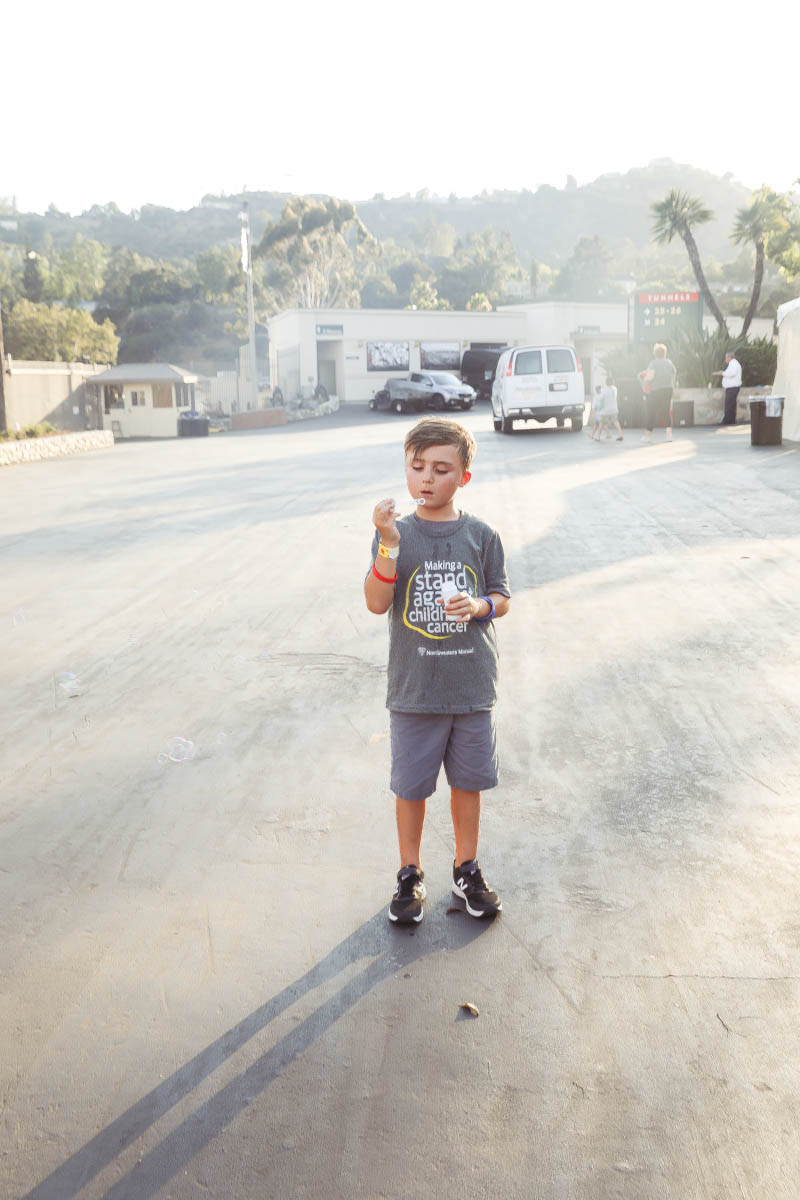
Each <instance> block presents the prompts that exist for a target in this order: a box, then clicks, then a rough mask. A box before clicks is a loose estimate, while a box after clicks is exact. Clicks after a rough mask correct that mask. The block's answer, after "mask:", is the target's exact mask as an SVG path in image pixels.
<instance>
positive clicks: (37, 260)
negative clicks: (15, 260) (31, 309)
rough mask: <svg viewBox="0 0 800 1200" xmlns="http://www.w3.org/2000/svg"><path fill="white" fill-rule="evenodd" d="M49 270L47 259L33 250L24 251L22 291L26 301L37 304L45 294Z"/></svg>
mask: <svg viewBox="0 0 800 1200" xmlns="http://www.w3.org/2000/svg"><path fill="white" fill-rule="evenodd" d="M49 275H50V269H49V267H48V264H47V259H46V258H43V257H42V256H41V255H40V254H37V253H36V251H35V250H26V251H25V269H24V271H23V272H22V291H23V294H24V296H25V299H26V300H30V302H31V303H32V304H39V303H40V301H41V300H42V297H43V296H44V294H45V290H46V288H47V281H48V278H49Z"/></svg>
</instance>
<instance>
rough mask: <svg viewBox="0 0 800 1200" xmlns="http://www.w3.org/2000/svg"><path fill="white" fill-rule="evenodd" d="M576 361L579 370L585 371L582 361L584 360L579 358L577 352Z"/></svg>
mask: <svg viewBox="0 0 800 1200" xmlns="http://www.w3.org/2000/svg"><path fill="white" fill-rule="evenodd" d="M575 362H576V363H577V364H578V370H579V371H583V363H582V362H581V360H580V359H579V358H578V356H577V354H576V355H575Z"/></svg>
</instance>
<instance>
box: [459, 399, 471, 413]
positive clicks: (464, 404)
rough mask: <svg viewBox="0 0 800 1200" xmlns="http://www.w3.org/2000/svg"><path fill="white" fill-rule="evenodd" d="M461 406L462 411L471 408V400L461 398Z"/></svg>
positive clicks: (467, 410)
mask: <svg viewBox="0 0 800 1200" xmlns="http://www.w3.org/2000/svg"><path fill="white" fill-rule="evenodd" d="M461 407H462V408H463V410H464V412H469V410H470V409H471V408H472V401H471V400H462V401H461Z"/></svg>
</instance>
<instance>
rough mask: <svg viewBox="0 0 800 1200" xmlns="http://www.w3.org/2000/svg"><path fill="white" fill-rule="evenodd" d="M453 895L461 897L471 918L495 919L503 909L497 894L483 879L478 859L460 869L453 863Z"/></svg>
mask: <svg viewBox="0 0 800 1200" xmlns="http://www.w3.org/2000/svg"><path fill="white" fill-rule="evenodd" d="M453 894H454V895H456V896H461V898H462V899H463V900H464V902H465V903H466V906H467V912H468V913H469V915H470V916H471V917H493V916H494V915H495V913H499V912H500V911H501V910H502V907H503V902H502V900H501V899H500V897H499V896H498V895H497V892H493V891H492V889H491V888H490V887H489V885H488V884H487V882H486V880H485V879H484V878H483V875H482V874H481V869H480V866H479V865H478V860H477V859H476V858H473V859H471V860H470V861H469V862H465V863H462V864H461V866H460V867H457V866H456V864H455V863H453Z"/></svg>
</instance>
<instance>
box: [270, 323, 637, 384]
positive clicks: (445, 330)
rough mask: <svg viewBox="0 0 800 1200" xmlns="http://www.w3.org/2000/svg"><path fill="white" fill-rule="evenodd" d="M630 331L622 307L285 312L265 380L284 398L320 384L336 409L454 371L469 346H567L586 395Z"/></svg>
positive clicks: (274, 328) (273, 327)
mask: <svg viewBox="0 0 800 1200" xmlns="http://www.w3.org/2000/svg"><path fill="white" fill-rule="evenodd" d="M627 329H628V310H627V305H625V304H599V303H598V304H591V303H589V304H583V303H577V302H572V301H563V302H557V301H542V302H540V303H535V302H532V303H528V304H510V305H505V306H503V307H502V308H500V309H498V310H497V312H489V313H473V312H441V311H438V310H437V311H428V310H414V309H388V308H373V309H363V308H336V309H333V308H331V309H290V310H288V311H286V312H282V313H279V314H278V315H277V316H275V317H273V318H272V320H271V321H270V322H269V347H270V350H269V352H270V379H271V380H272V383H273V387H279V388H280V390H281V392H282V393H283V396H284V399H286V400H294V399H295V397H297V396H298V395H302V396H308V395H310V394H311V392H313V390H314V388H315V387H316V386H317V384H322V385H323V386H324V387H325V388H326V389H327V390H328V392H329V394H330V395H332V396H333V395H335V396H338V397H339V400H340V402H341V403H345V404H347V403H363V402H364V401H366V400H369V399H370V398H371V397H372V396H373V395H374V394H375V392H376V391H378V390H379V389H380V388H381V387H383V385H384V384H385V382H386V380H387V379H389V378H391V377H392V376H394V377H397V376H401V375H405V374H406V373H407V372H409V371H419V370H424V369H426V368H428V369H431V370H435V369H438V370H455V371H457V370H458V369H459V366H460V363H461V357H462V355H463V353H464V351H465V350H469V349H470V348H472V349H478V348H481V347H489V346H497V347H501V346H524V345H542V344H556V345H563V344H570V345H574V346H575V349H576V350H577V352H578V356H579V358H580V359H581V360H582V362H583V365H584V376H585V383H586V389H587V391H589V390H590V388H591V381H592V375H593V374H594V373H596V371H597V370H598V368H599V367H600V362H601V360H602V357H603V355H604V354H605V353H607V352H608V351H609V350H612V349H614V348H616V347H618V346H619V345H620V344H621V343H624V342H625V339H626V337H627Z"/></svg>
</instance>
